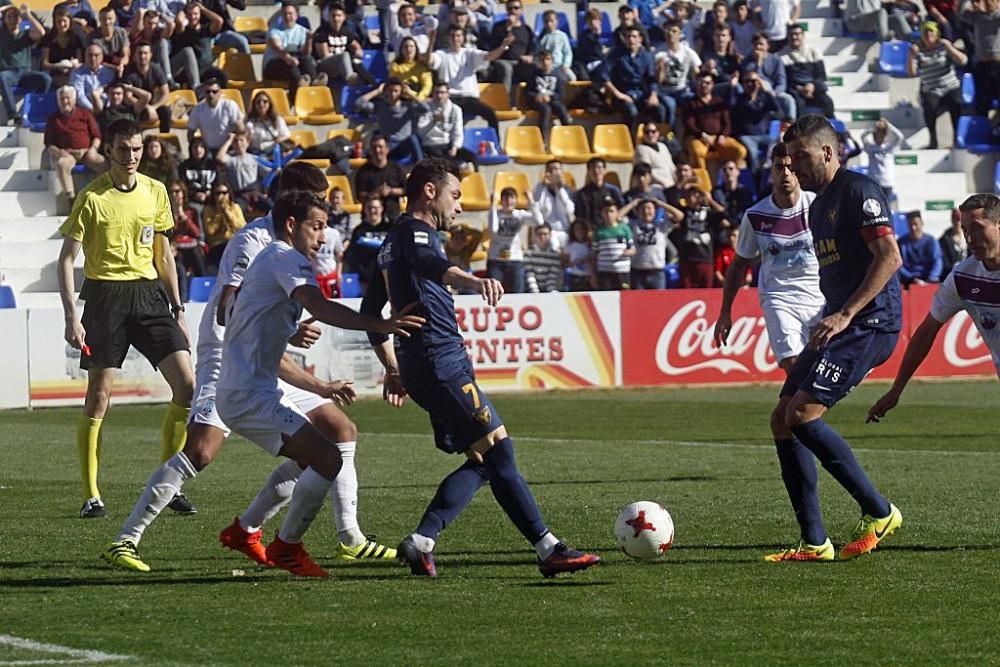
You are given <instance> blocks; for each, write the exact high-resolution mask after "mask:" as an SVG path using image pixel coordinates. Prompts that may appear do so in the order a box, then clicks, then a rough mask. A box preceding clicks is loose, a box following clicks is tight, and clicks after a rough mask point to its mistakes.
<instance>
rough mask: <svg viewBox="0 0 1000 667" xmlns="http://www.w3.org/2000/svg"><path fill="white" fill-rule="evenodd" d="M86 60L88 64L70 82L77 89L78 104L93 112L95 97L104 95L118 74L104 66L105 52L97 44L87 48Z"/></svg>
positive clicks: (77, 71)
mask: <svg viewBox="0 0 1000 667" xmlns="http://www.w3.org/2000/svg"><path fill="white" fill-rule="evenodd" d="M84 60H85V61H86V62H85V63H84V64H83V65H80V66H79V67H77V68H76V69H75V70H73V73H72V74H70V77H69V82H70V85H71V86H73V87H74V88H76V103H77V104H78V105H79V106H81V107H83V108H84V109H87V110H88V111H93V109H94V96H95V95H96V96H101V95H103V94H104V90H105V88H106V87H107V86H108V84H110V83H111V82H112V81H114V80H115V79H117V78H118V72H117V71H116V70H115V69H114V68H113V67H108V66H107V65H105V64H104V51H102V50H101V47H100V46H99V45H97V44H90V45H89V46H87V49H86V51H85V52H84Z"/></svg>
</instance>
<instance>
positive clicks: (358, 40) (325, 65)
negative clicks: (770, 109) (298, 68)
mask: <svg viewBox="0 0 1000 667" xmlns="http://www.w3.org/2000/svg"><path fill="white" fill-rule="evenodd" d="M329 7H330V21H329V22H324V23H323V24H322V25H320V27H319V29H318V30H317V31H316V32H315V33H314V34H313V40H312V41H313V54H314V55H315V59H316V71H317V72H320V73H323V74H326V76H327V79H328V80H329V81H334V82H336V83H340V84H345V83H351V79H352V78H353V77H354V76H355V75H357V77H358V78H359V79H361V80H362V81H364V82H365V83H367V84H369V85H375V79H374V78H373V77H372V75H371V73H370V72H369V71H368V70H367V69H366V68H365V66H364V65H363V64H362V60H361V59H362V57H363V56H364V47H363V46H362V44H363V43H364V38H363V37H362V36H361V34H360V33H359V32H358V30H357V28H356V27H355V26H354V24H353V23H351V22H350V21H348V20H347V12H346V11H345V10H344V6H343V5H342V4H341V3H339V2H335V3H333V4H332V5H330V6H329Z"/></svg>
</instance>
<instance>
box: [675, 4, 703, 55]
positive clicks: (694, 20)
mask: <svg viewBox="0 0 1000 667" xmlns="http://www.w3.org/2000/svg"><path fill="white" fill-rule="evenodd" d="M671 9H673V12H674V19H676V20H677V22H678V23H679V24H680V26H681V39H683V40H684V43H686V44H687V45H688V46H691V47H692V48H694V45H695V44H696V43H697V41H698V28H699V27H700V26H701V25H702V23H703V20H702V19H703V12H702V11H701V8H700V7H699V6H698V5H697V3H695V2H689V1H688V0H674V2H673V4H672V5H671Z"/></svg>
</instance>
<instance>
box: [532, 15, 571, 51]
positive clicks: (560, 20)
mask: <svg viewBox="0 0 1000 667" xmlns="http://www.w3.org/2000/svg"><path fill="white" fill-rule="evenodd" d="M544 16H545V12H544V11H542V12H538V13H537V14H535V34H536V35H541V34H542V31H543V30H544V29H545V20H544V19H543V17H544ZM556 28H557V29H558V30H562V31H563V32H564V33H566V36H567V37H569V38H570V43H571V45H572V46H575V42H576V40H575V39H573V32H572V31H571V30H570V29H569V17H568V16H566V12H559V11H557V12H556Z"/></svg>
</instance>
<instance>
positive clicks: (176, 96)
mask: <svg viewBox="0 0 1000 667" xmlns="http://www.w3.org/2000/svg"><path fill="white" fill-rule="evenodd" d="M197 104H198V98H197V97H195V95H194V91H193V90H188V89H186V88H181V89H180V90H172V91H170V93H169V94H167V106H168V107H170V108H171V109H172V110H174V120H172V121H170V127H172V128H174V129H179V130H186V129H187V126H188V121H187V117H188V112H189V111H191V109H192V108H194V107H195V106H196V105H197ZM182 107H186V108H187V111H185V112H184V115H183V117H182V118H178V117H177V116H178V113H177V111H176V110H177V109H180V108H182Z"/></svg>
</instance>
